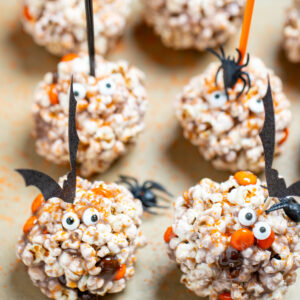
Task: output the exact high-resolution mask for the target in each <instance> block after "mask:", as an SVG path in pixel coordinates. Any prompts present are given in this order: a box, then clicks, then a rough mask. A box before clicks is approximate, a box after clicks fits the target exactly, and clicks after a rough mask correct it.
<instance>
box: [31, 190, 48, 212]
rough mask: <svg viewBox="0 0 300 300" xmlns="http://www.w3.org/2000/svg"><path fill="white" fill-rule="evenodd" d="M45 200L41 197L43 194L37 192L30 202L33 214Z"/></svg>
mask: <svg viewBox="0 0 300 300" xmlns="http://www.w3.org/2000/svg"><path fill="white" fill-rule="evenodd" d="M44 202H45V199H44V197H43V194H39V195H38V196H37V197H36V198H35V199H34V200H33V202H32V204H31V211H32V213H33V214H35V213H36V212H37V211H38V210H39V209H40V207H41V206H42V204H43V203H44Z"/></svg>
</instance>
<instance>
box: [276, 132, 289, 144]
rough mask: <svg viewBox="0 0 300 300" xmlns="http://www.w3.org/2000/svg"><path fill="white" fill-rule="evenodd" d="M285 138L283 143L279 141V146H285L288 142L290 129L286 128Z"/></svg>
mask: <svg viewBox="0 0 300 300" xmlns="http://www.w3.org/2000/svg"><path fill="white" fill-rule="evenodd" d="M284 134H285V135H284V137H283V139H282V140H281V141H279V143H278V144H279V145H282V144H284V143H285V142H286V140H287V139H288V137H289V129H288V128H285V129H284Z"/></svg>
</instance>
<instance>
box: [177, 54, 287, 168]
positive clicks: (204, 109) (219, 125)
mask: <svg viewBox="0 0 300 300" xmlns="http://www.w3.org/2000/svg"><path fill="white" fill-rule="evenodd" d="M220 64H221V62H215V63H212V64H210V65H209V66H208V67H207V69H206V70H205V71H204V72H203V74H201V75H199V76H196V77H194V78H192V79H191V81H190V83H189V84H188V85H187V86H185V87H184V88H183V91H182V93H181V94H180V95H179V96H178V97H177V100H176V103H175V109H176V116H177V118H178V120H179V122H180V124H181V126H182V127H183V130H184V136H185V137H186V138H187V139H188V140H190V141H191V143H192V144H193V145H195V146H197V147H198V149H199V152H200V153H201V154H202V155H203V156H204V158H205V159H206V160H208V161H211V163H212V164H213V166H214V167H215V168H217V169H221V170H230V171H232V172H234V171H237V170H250V171H253V172H259V171H262V170H263V168H264V153H263V147H262V145H261V140H260V138H259V132H260V130H261V128H262V126H263V121H264V107H263V103H261V102H258V103H257V102H256V100H261V99H262V98H263V97H264V96H265V94H266V91H267V85H268V76H270V82H271V87H272V92H273V100H274V105H275V122H276V142H277V144H276V147H275V152H276V153H275V155H276V156H277V155H279V154H281V152H282V149H283V145H284V142H285V140H286V138H287V137H288V128H289V125H290V122H291V111H290V102H289V100H288V99H287V98H286V96H285V94H284V93H283V91H282V83H281V80H280V79H279V78H278V77H277V76H276V75H274V72H273V71H272V70H270V69H268V68H267V67H266V66H265V65H264V63H263V62H262V61H261V60H260V59H259V58H257V57H254V56H251V58H250V63H249V65H248V66H247V67H246V68H245V69H244V71H245V72H247V73H248V74H249V75H250V77H251V83H252V84H251V89H250V90H249V92H244V93H243V95H241V97H240V98H239V99H236V98H237V96H238V94H239V90H240V88H239V86H240V85H239V84H237V85H236V86H235V87H234V88H233V89H229V95H230V99H229V100H227V99H226V96H225V94H224V95H223V94H222V95H223V96H222V97H223V98H222V97H221V98H220V99H221V100H222V101H223V102H224V104H223V102H222V105H220V106H219V107H218V106H216V105H212V100H211V99H212V97H213V93H214V92H217V91H219V92H224V83H223V80H222V79H223V73H222V71H221V72H220V73H219V77H218V87H216V85H215V76H216V73H217V69H218V67H219V66H220ZM259 84H260V85H262V88H259V86H258V85H259ZM246 89H247V87H246ZM224 97H225V98H224ZM215 101H216V100H215ZM219 101H220V100H219ZM254 102H255V103H254ZM253 105H254V106H253ZM187 108H188V109H187Z"/></svg>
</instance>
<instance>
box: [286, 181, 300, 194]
mask: <svg viewBox="0 0 300 300" xmlns="http://www.w3.org/2000/svg"><path fill="white" fill-rule="evenodd" d="M287 196H298V197H300V181H297V182H295V183H293V184H292V185H290V186H289V187H288V188H287Z"/></svg>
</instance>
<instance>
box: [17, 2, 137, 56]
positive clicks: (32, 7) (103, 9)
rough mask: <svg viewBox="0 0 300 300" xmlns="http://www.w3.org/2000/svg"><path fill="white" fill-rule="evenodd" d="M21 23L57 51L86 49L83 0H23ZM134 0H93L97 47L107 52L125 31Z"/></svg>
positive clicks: (28, 31) (68, 51)
mask: <svg viewBox="0 0 300 300" xmlns="http://www.w3.org/2000/svg"><path fill="white" fill-rule="evenodd" d="M22 2H23V7H24V13H23V15H22V18H21V20H22V23H23V26H24V29H25V31H26V32H27V33H29V34H30V35H32V37H33V39H34V40H35V42H36V43H37V44H39V45H41V46H45V47H46V48H47V50H48V51H49V52H51V53H53V54H55V55H59V56H61V55H64V54H67V53H70V52H74V53H76V52H79V51H86V50H87V37H86V17H85V6H84V1H81V0H74V1H66V0H51V1H50V0H44V1H36V0H23V1H22ZM131 2H132V1H131V0H112V1H105V0H94V1H93V5H94V34H95V50H96V52H97V53H98V54H101V55H103V54H106V53H107V52H108V51H109V50H110V49H111V48H112V47H113V46H114V45H115V43H116V41H117V40H118V39H119V38H120V37H121V36H122V35H123V32H124V29H125V26H126V23H127V19H128V16H129V14H130V12H131Z"/></svg>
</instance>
